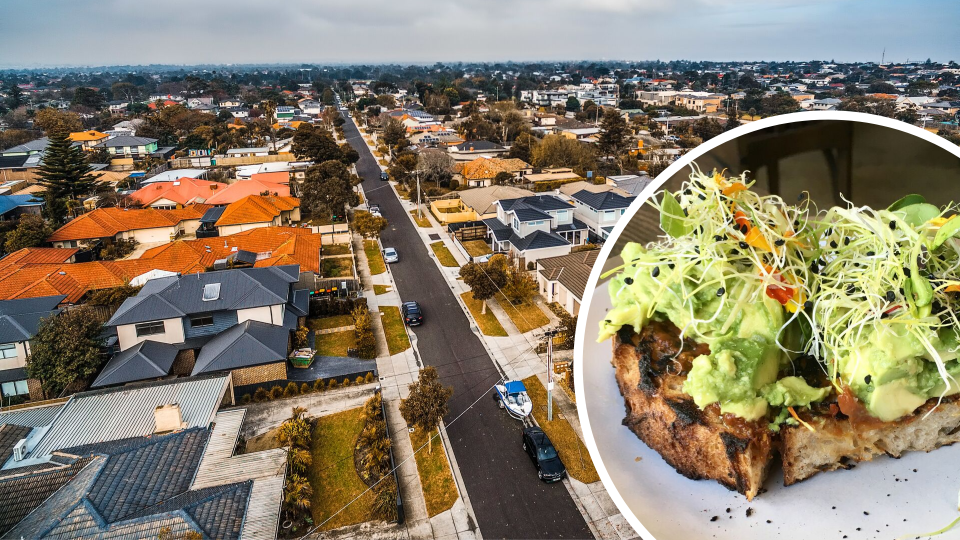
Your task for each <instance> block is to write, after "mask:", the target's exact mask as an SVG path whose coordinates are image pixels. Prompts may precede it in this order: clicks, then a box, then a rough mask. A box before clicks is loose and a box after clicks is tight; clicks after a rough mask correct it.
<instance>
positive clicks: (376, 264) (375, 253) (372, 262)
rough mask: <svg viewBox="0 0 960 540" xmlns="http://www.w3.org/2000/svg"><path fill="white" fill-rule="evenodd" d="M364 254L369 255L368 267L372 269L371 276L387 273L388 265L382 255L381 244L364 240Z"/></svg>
mask: <svg viewBox="0 0 960 540" xmlns="http://www.w3.org/2000/svg"><path fill="white" fill-rule="evenodd" d="M363 252H364V253H366V254H367V266H369V267H370V275H371V276H375V275H377V274H382V273H384V272H386V271H387V265H386V263H384V262H383V254H382V253H380V244H379V243H378V242H377V241H376V240H364V241H363Z"/></svg>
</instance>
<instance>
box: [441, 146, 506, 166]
mask: <svg viewBox="0 0 960 540" xmlns="http://www.w3.org/2000/svg"><path fill="white" fill-rule="evenodd" d="M508 151H509V150H507V149H506V148H504V147H503V146H500V145H499V144H497V143H495V142H490V141H464V142H462V143H460V144H455V145H453V146H448V147H447V152H449V153H450V157H452V158H453V159H455V160H457V161H472V160H474V159H476V158H478V157H481V156H482V157H496V156H499V155H501V154H506V153H507V152H508Z"/></svg>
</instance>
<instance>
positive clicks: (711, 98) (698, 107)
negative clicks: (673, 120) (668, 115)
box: [673, 92, 727, 114]
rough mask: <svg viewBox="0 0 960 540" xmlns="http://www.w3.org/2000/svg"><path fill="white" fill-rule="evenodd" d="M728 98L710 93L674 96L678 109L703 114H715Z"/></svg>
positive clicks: (685, 93) (688, 93)
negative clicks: (682, 108)
mask: <svg viewBox="0 0 960 540" xmlns="http://www.w3.org/2000/svg"><path fill="white" fill-rule="evenodd" d="M726 97H727V96H725V95H723V94H711V93H709V92H684V93H681V94H676V95H674V96H673V100H674V103H675V104H676V105H677V106H678V107H684V108H687V109H690V110H691V111H697V112H698V113H701V114H709V113H715V112H717V110H718V109H719V108H720V106H721V102H722V101H723V99H725V98H726Z"/></svg>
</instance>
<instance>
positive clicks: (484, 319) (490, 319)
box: [460, 291, 507, 336]
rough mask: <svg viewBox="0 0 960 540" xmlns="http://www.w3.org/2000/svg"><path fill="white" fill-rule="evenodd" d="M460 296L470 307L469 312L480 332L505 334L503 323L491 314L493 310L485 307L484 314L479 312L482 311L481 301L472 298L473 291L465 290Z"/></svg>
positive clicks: (494, 334) (497, 334)
mask: <svg viewBox="0 0 960 540" xmlns="http://www.w3.org/2000/svg"><path fill="white" fill-rule="evenodd" d="M460 298H463V302H464V303H465V304H467V308H469V309H470V313H471V314H473V318H474V320H476V321H477V326H479V327H480V332H482V333H483V335H485V336H506V335H507V331H506V330H504V329H503V325H502V324H500V321H499V320H498V319H497V316H496V315H494V314H493V310H492V309H490V308H489V307H488V308H487V312H486V314H483V315H481V314H480V312H481V311H483V302H481V301H479V300H476V299H474V298H473V293H472V292H470V291H467V292H465V293H463V294H461V295H460Z"/></svg>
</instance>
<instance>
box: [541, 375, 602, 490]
mask: <svg viewBox="0 0 960 540" xmlns="http://www.w3.org/2000/svg"><path fill="white" fill-rule="evenodd" d="M523 385H524V386H526V387H527V395H528V396H530V401H532V402H533V417H534V418H536V419H537V424H540V429H542V430H543V431H544V432H545V433H546V434H547V437H549V438H550V442H552V443H553V446H554V447H555V448H556V449H557V453H558V454H560V460H561V461H563V464H564V465H565V466H566V467H567V473H568V474H569V475H570V476H571V477H573V478H576V479H577V480H579V481H581V482H583V483H585V484H590V483H592V482H596V481H598V480H600V475H598V474H597V469H596V468H595V467H594V466H593V460H592V459H590V454H589V452H587V447H586V446H585V445H584V444H583V441H581V440H580V437H577V432H576V431H574V430H573V426H571V425H570V422H567V420H566V418H563V417H562V416H561V415H560V414H558V412H557V407H556V403H554V407H553V421H552V422H548V421H547V389H546V388H544V387H543V384H542V383H541V382H540V379H538V378H537V376H536V375H532V376H530V377H527V378H526V379H524V380H523Z"/></svg>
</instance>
